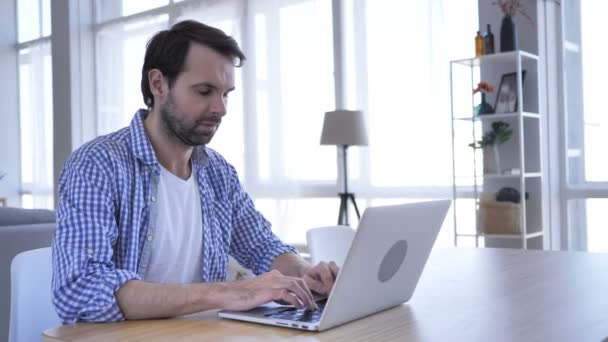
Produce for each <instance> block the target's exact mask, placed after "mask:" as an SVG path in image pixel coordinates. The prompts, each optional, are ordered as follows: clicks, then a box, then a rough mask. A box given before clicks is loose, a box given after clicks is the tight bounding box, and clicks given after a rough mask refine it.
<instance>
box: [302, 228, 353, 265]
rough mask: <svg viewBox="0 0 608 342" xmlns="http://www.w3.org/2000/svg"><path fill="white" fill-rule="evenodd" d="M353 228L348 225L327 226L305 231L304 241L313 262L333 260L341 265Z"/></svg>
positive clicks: (351, 239) (350, 240) (351, 238)
mask: <svg viewBox="0 0 608 342" xmlns="http://www.w3.org/2000/svg"><path fill="white" fill-rule="evenodd" d="M354 236H355V230H354V229H352V228H351V227H349V226H328V227H319V228H313V229H310V230H309V231H308V232H306V243H307V244H308V251H309V253H310V260H311V262H312V263H313V264H316V263H318V262H319V261H335V262H336V264H338V266H342V264H343V263H344V259H345V258H346V254H347V253H348V249H349V248H350V244H351V242H352V241H353V237H354Z"/></svg>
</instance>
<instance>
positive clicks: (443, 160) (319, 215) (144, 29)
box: [97, 0, 477, 242]
mask: <svg viewBox="0 0 608 342" xmlns="http://www.w3.org/2000/svg"><path fill="white" fill-rule="evenodd" d="M125 1H126V0H125ZM104 4H105V2H101V1H100V2H99V6H104ZM344 8H345V18H344V19H345V27H344V36H345V41H346V51H345V53H344V56H345V61H344V62H345V70H346V75H345V76H346V80H347V82H346V88H347V89H346V93H347V94H346V95H347V101H346V104H347V107H348V108H347V109H363V110H365V112H366V114H367V116H368V123H369V135H370V146H369V147H365V148H358V147H357V148H355V147H353V148H351V149H349V157H350V158H349V159H350V168H349V176H350V180H351V184H350V185H351V188H352V189H354V191H355V192H356V193H357V195H358V196H359V197H360V198H361V199H360V200H359V205H360V209H363V208H364V207H365V206H367V205H371V204H380V203H388V202H403V201H405V200H413V199H417V198H430V197H429V196H433V195H429V193H428V192H425V189H426V188H428V187H432V188H436V189H439V190H434V191H435V194H439V195H442V194H447V195H449V194H451V148H450V146H451V140H450V136H451V135H450V112H449V87H448V85H449V84H448V82H449V60H450V59H456V58H464V57H469V56H470V55H472V53H473V51H474V50H473V45H472V42H473V39H472V37H473V36H474V33H475V31H476V30H477V28H476V26H477V1H476V0H464V1H458V4H454V2H452V1H445V2H444V1H442V0H432V1H426V2H424V1H423V2H421V1H413V0H408V1H404V0H399V1H397V0H374V1H366V0H344ZM176 13H177V14H176ZM448 13H449V15H448ZM182 19H197V20H200V21H202V22H204V23H207V24H210V25H213V26H217V27H219V28H221V29H222V30H224V31H225V32H226V33H228V34H230V35H233V36H234V37H235V38H236V39H237V41H238V42H239V44H240V45H241V47H242V48H243V50H244V52H245V54H246V55H247V57H248V60H247V62H246V63H245V66H244V67H243V68H240V69H237V85H236V86H237V91H236V92H235V93H234V94H231V97H230V99H229V105H228V115H227V116H226V117H225V118H224V121H223V122H222V127H221V129H220V130H219V131H218V133H217V135H216V137H214V140H213V141H212V143H211V144H210V146H211V147H213V148H215V149H216V150H218V151H219V152H220V153H222V154H223V155H224V156H226V158H227V159H228V160H229V161H230V162H231V163H233V164H234V165H235V166H236V167H237V170H238V172H239V174H240V176H241V179H242V180H243V183H244V185H245V187H246V189H247V190H248V192H249V193H250V194H251V195H252V197H254V199H255V201H256V205H257V207H258V209H259V210H261V211H262V212H263V213H264V214H265V215H266V216H267V218H268V219H269V220H270V221H271V222H273V227H274V228H273V229H274V230H275V232H277V233H278V234H279V235H280V236H281V237H282V238H283V239H285V240H287V241H290V242H303V241H304V238H305V231H306V230H307V229H309V228H312V227H316V226H324V225H333V224H336V222H337V215H338V204H339V201H338V198H337V192H338V190H339V187H338V186H337V183H338V182H337V176H338V169H337V158H336V156H337V154H336V149H335V147H331V146H320V145H319V139H320V133H321V126H322V122H323V115H324V112H326V111H330V110H333V109H335V103H336V101H335V98H334V93H335V92H334V79H333V70H334V65H333V33H332V32H333V28H332V2H331V1H329V0H281V1H280V0H250V1H239V0H234V1H229V0H223V1H217V0H215V1H213V0H212V1H201V2H194V4H192V5H188V6H186V7H178V8H177V9H176V12H173V13H166V14H164V16H163V15H158V16H156V17H154V18H152V17H149V18H147V19H146V20H145V21H144V20H139V19H138V23H135V22H130V23H126V22H125V23H123V22H120V21H118V22H116V21H115V22H114V23H112V24H111V25H109V26H104V25H103V24H102V25H101V26H103V28H102V29H100V32H99V34H98V35H97V36H98V38H97V49H98V51H97V55H98V59H97V60H98V64H99V65H98V70H99V71H98V73H97V77H98V80H97V84H98V104H99V111H98V122H100V124H99V128H100V129H99V130H98V131H99V133H106V132H108V131H111V130H115V129H117V128H119V127H122V126H124V125H126V124H127V123H128V120H129V119H130V118H131V116H132V114H133V112H134V110H135V109H136V108H138V107H141V106H143V104H142V102H141V95H140V92H139V77H140V73H139V70H140V68H141V63H142V61H143V53H144V48H145V46H144V43H145V40H146V38H145V37H150V36H151V35H152V34H153V33H154V32H155V31H157V30H158V29H163V28H165V27H168V26H169V25H170V23H172V22H176V21H179V20H182ZM136 24H138V25H139V27H140V30H139V31H137V32H138V33H137V34H136V33H133V32H135V31H133V30H131V31H130V30H127V29H126V27H127V25H130V26H131V27H136ZM108 32H112V34H111V35H108ZM104 35H108V37H104ZM136 35H137V37H139V38H137V40H134V37H135V36H136ZM134 41H137V42H138V43H137V44H133V42H134ZM106 44H107V45H106ZM127 45H128V48H130V49H131V50H130V52H129V53H126V52H124V50H125V49H126V48H127ZM117 55H118V56H117ZM110 71H111V72H110ZM127 74H128V75H127ZM128 77H133V79H132V80H130V81H129V79H128ZM106 92H108V93H107V94H106ZM118 93H119V94H118ZM127 99H130V100H129V101H132V102H129V103H128V105H127ZM131 107H133V108H131ZM429 156H432V157H431V158H429ZM439 195H438V196H439ZM351 217H353V216H351ZM355 223H356V221H355Z"/></svg>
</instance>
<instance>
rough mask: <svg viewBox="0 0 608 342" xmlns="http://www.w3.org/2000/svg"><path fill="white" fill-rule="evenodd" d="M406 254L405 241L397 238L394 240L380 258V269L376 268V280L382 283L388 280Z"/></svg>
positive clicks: (397, 269)
mask: <svg viewBox="0 0 608 342" xmlns="http://www.w3.org/2000/svg"><path fill="white" fill-rule="evenodd" d="M406 254H407V241H405V240H399V241H397V242H395V244H394V245H393V246H392V247H391V248H390V249H389V250H388V252H386V255H385V256H384V258H383V259H382V263H381V264H380V270H378V280H380V281H381V282H383V283H384V282H387V281H389V280H390V279H391V278H392V277H393V276H394V275H395V273H397V271H399V268H400V267H401V264H403V260H405V255H406Z"/></svg>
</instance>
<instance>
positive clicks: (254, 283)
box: [221, 270, 317, 311]
mask: <svg viewBox="0 0 608 342" xmlns="http://www.w3.org/2000/svg"><path fill="white" fill-rule="evenodd" d="M224 295H227V296H226V300H224V303H222V305H221V307H222V308H223V309H227V310H235V311H243V310H249V309H253V308H255V307H256V306H258V305H261V304H266V303H268V302H270V301H278V302H284V303H287V304H291V305H293V306H294V307H296V308H299V309H300V308H306V309H310V310H312V309H316V308H317V304H316V303H315V301H314V299H313V296H312V293H311V292H310V289H309V288H308V285H307V284H306V282H305V281H304V279H302V278H296V277H288V276H285V275H283V274H282V273H281V272H279V271H277V270H272V271H270V272H268V273H264V274H262V275H259V276H257V277H255V278H250V279H245V280H239V281H235V282H232V283H227V284H226V293H224Z"/></svg>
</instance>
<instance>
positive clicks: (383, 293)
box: [319, 200, 451, 330]
mask: <svg viewBox="0 0 608 342" xmlns="http://www.w3.org/2000/svg"><path fill="white" fill-rule="evenodd" d="M450 204H451V201H450V200H441V201H429V202H420V203H411V204H402V205H393V206H383V207H372V208H367V209H366V210H365V213H364V214H363V217H362V219H361V222H360V224H359V227H358V228H357V233H356V235H355V238H354V240H353V242H352V244H351V246H350V249H349V251H348V254H347V257H346V261H345V263H344V265H343V266H342V268H341V270H340V272H339V274H338V278H337V279H336V283H335V284H334V289H333V291H332V293H331V295H330V297H329V299H328V302H327V305H326V307H325V311H324V312H323V316H322V317H321V321H320V326H319V330H325V329H329V328H331V327H334V326H336V325H339V324H342V323H345V322H349V321H351V320H354V319H358V318H361V317H365V316H368V315H370V314H372V313H375V312H378V311H381V310H384V309H387V308H390V307H393V306H396V305H399V304H402V303H404V302H407V301H408V300H409V299H410V298H411V297H412V294H413V293H414V289H415V288H416V285H417V284H418V279H419V278H420V275H421V273H422V270H423V269H424V265H425V264H426V260H427V259H428V256H429V254H430V252H431V249H432V247H433V244H434V243H435V239H436V238H437V234H438V233H439V230H440V228H441V225H442V223H443V221H444V218H445V216H446V213H447V211H448V209H449V207H450Z"/></svg>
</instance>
